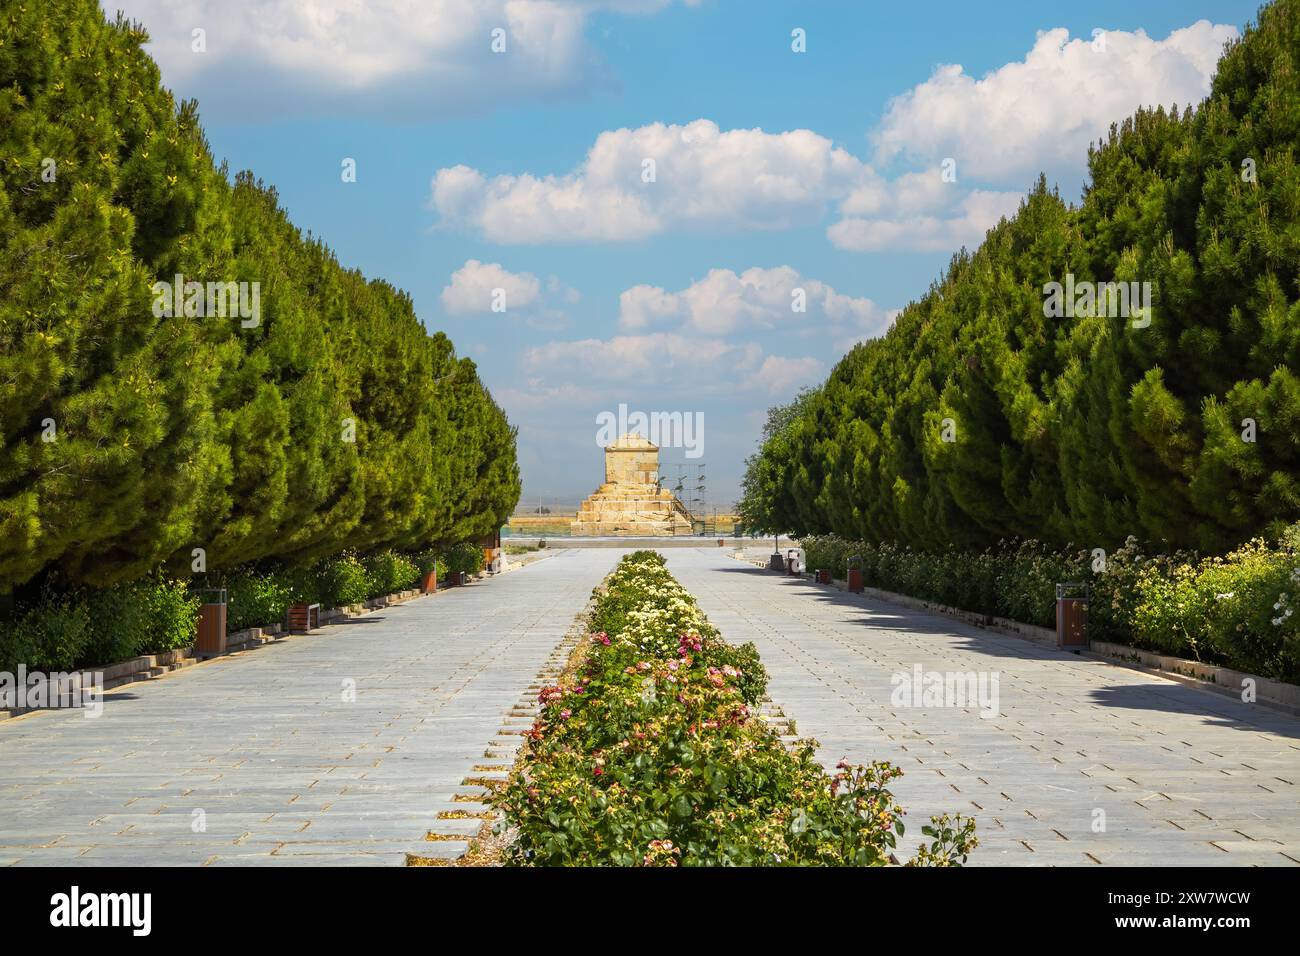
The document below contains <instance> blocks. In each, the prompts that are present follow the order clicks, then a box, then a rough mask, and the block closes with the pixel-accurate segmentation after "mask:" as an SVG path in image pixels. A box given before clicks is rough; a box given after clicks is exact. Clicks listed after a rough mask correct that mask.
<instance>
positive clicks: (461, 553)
mask: <svg viewBox="0 0 1300 956" xmlns="http://www.w3.org/2000/svg"><path fill="white" fill-rule="evenodd" d="M446 560H447V570H449V571H464V572H465V573H466V574H477V573H478V572H479V571H482V570H483V549H482V548H480V547H479V546H478V545H476V544H474V543H472V542H469V541H464V542H462V543H460V544H458V545H456V546H455V547H454V548H452V549H451V550H450V551H448V552H447V555H446Z"/></svg>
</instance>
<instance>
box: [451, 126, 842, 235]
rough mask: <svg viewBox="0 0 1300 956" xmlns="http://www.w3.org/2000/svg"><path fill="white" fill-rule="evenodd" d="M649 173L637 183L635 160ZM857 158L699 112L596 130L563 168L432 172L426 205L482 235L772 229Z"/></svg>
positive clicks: (818, 214) (815, 141) (813, 204)
mask: <svg viewBox="0 0 1300 956" xmlns="http://www.w3.org/2000/svg"><path fill="white" fill-rule="evenodd" d="M647 160H652V161H653V163H654V169H653V173H654V181H653V182H646V181H644V177H643V173H644V171H645V170H646V169H647V166H646V161H647ZM862 169H863V167H862V164H861V163H860V162H859V161H858V160H857V159H855V158H854V157H852V156H851V155H849V154H848V153H847V152H845V151H844V150H843V149H840V148H838V147H836V146H835V145H834V144H833V143H832V142H831V141H830V140H829V139H827V138H825V137H824V136H819V135H817V134H816V133H813V132H810V131H809V130H792V131H790V132H785V133H766V132H764V131H763V130H761V129H735V130H726V131H723V130H720V129H719V128H718V126H717V124H716V123H713V122H711V121H709V120H705V119H700V120H695V121H694V122H692V123H688V124H686V125H684V126H678V125H665V124H663V123H654V124H652V125H650V126H642V127H639V128H637V129H619V130H612V131H608V132H604V133H601V134H600V135H599V136H598V137H597V138H596V142H595V144H594V145H593V146H592V147H591V149H590V150H589V151H588V153H587V157H586V159H585V161H584V162H583V163H582V165H581V166H580V167H578V168H577V169H576V170H574V171H572V172H570V173H567V174H564V175H559V176H556V175H544V176H535V175H532V174H530V173H523V174H521V175H502V176H494V177H492V178H491V179H488V178H486V177H484V176H483V175H482V174H481V173H479V172H478V171H477V170H473V169H470V168H468V167H465V166H454V167H451V168H446V169H440V170H438V172H437V174H436V175H435V176H434V178H433V184H432V205H433V207H434V208H435V209H437V210H438V213H439V214H440V216H441V217H442V221H443V222H444V223H446V224H448V225H455V226H460V227H469V228H472V229H475V230H477V231H479V232H481V233H482V234H483V236H484V237H486V238H487V239H490V240H492V241H494V242H501V243H515V242H551V241H575V240H576V241H618V240H632V239H642V238H645V237H647V236H652V235H656V234H659V233H662V232H665V231H668V230H678V229H700V228H720V229H723V230H762V229H783V228H788V227H790V226H795V225H803V224H810V223H816V222H818V221H820V220H821V219H822V217H823V216H824V215H825V213H826V210H827V207H828V203H830V202H831V201H833V200H836V199H839V198H841V197H843V196H845V195H847V194H848V193H849V191H850V190H851V188H852V186H853V185H854V184H855V183H856V182H857V181H858V179H859V178H860V176H861V175H862Z"/></svg>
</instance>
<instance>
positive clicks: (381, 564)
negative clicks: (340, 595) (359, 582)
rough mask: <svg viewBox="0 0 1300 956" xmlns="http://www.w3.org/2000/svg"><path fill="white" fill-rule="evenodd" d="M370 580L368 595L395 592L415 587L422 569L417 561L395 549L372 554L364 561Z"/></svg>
mask: <svg viewBox="0 0 1300 956" xmlns="http://www.w3.org/2000/svg"><path fill="white" fill-rule="evenodd" d="M362 564H363V565H365V569H366V575H367V577H368V579H369V581H370V593H369V595H368V597H380V596H382V595H384V594H395V593H396V592H398V591H405V590H406V589H407V588H412V587H414V586H415V585H416V584H417V583H418V582H419V580H420V569H419V567H417V566H416V563H415V561H413V560H412V559H411V558H408V557H407V556H406V555H404V554H398V553H397V552H395V551H381V552H380V553H379V554H372V555H371V556H370V557H368V558H366V559H365V560H364V561H363V562H362Z"/></svg>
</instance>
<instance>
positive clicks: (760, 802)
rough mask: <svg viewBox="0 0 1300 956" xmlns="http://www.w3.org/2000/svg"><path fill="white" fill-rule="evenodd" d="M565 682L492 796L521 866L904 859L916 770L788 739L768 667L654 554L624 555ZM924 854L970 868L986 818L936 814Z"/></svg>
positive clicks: (553, 690)
mask: <svg viewBox="0 0 1300 956" xmlns="http://www.w3.org/2000/svg"><path fill="white" fill-rule="evenodd" d="M595 597H596V602H595V610H594V612H593V614H592V617H591V627H590V632H591V633H589V634H588V635H587V637H586V638H584V640H583V641H582V642H580V643H579V645H578V647H577V649H576V650H575V651H574V654H573V657H572V659H571V660H570V662H569V666H568V668H567V669H566V675H565V678H564V679H562V680H561V682H560V683H559V684H558V685H556V686H553V687H547V688H545V689H543V690H542V692H541V695H540V702H541V704H542V711H541V713H540V715H539V716H538V718H537V721H536V722H535V724H534V725H533V728H532V730H531V731H529V734H528V738H529V739H528V742H527V746H526V747H525V749H524V752H523V755H522V758H521V762H520V764H519V766H518V767H517V768H516V771H515V773H513V774H512V775H511V778H510V780H509V782H508V783H507V784H506V786H505V787H504V788H502V789H501V790H500V791H499V792H498V793H497V794H496V795H495V796H494V797H493V803H494V805H495V806H496V807H497V808H498V809H500V810H501V811H502V812H503V813H504V815H505V818H506V820H505V822H506V825H507V826H508V827H510V828H512V829H513V830H514V831H515V837H514V839H513V840H512V842H511V843H510V844H509V846H508V848H507V849H506V855H505V859H506V862H508V863H514V864H523V865H543V866H555V865H580V866H590V865H615V866H634V865H667V866H675V865H679V864H680V865H694V866H727V865H740V866H756V865H780V864H804V865H807V864H813V865H819V864H820V865H855V866H871V865H882V864H885V863H889V862H895V861H896V860H895V858H894V856H893V850H894V848H895V846H896V844H897V840H898V838H900V837H902V836H903V835H904V825H903V821H902V813H903V811H902V808H901V807H899V806H898V804H897V803H896V802H895V800H894V797H893V795H892V794H891V793H890V792H889V790H888V789H887V788H886V785H887V784H888V783H889V781H890V780H892V779H894V778H895V777H897V776H899V775H900V774H901V772H902V771H900V770H898V769H897V768H896V767H893V766H892V765H890V764H888V763H884V762H877V763H872V764H870V765H868V766H861V767H853V766H849V765H847V764H845V763H841V764H840V765H839V767H838V771H837V773H836V774H835V775H833V776H832V775H830V774H828V773H827V772H826V771H825V770H824V769H823V768H822V766H821V765H820V764H819V763H818V762H817V760H816V758H815V756H814V747H815V746H816V744H815V742H814V741H801V742H800V743H799V745H798V746H797V748H796V749H794V750H790V749H787V748H786V747H785V746H784V744H783V743H782V742H781V740H780V738H779V737H778V736H777V734H776V733H775V731H773V730H772V729H771V728H770V727H768V726H767V724H766V722H765V721H764V720H762V719H761V718H758V717H756V716H755V715H754V713H753V709H754V708H755V707H756V706H757V705H758V703H759V701H760V700H761V699H762V697H763V693H764V690H765V688H766V685H767V674H766V672H765V671H764V669H763V666H762V664H761V663H759V659H758V651H757V650H756V649H755V647H754V645H753V644H745V645H743V646H741V647H732V646H731V645H729V644H727V643H726V642H725V641H724V640H722V638H721V636H720V635H719V634H718V632H717V630H716V629H715V628H714V627H713V626H712V625H710V624H709V622H708V620H707V619H706V618H705V616H704V614H703V612H702V611H701V610H700V609H699V606H698V605H697V604H696V602H695V599H694V598H693V597H692V596H691V595H690V594H689V593H688V592H687V591H686V590H685V589H684V588H682V587H681V585H679V584H678V583H677V582H676V581H675V580H674V579H673V577H672V575H671V574H669V573H668V571H667V569H666V568H665V567H664V560H663V558H662V557H661V556H660V555H658V554H657V553H655V552H653V551H638V552H635V553H633V554H630V555H628V556H626V557H625V558H623V560H622V561H621V562H620V563H619V565H618V567H617V568H616V569H615V570H614V572H613V573H612V574H611V575H610V576H609V577H608V578H607V579H606V581H605V583H604V586H603V587H602V588H601V589H598V590H597V592H596V595H595ZM923 832H924V833H925V834H926V836H927V838H928V839H927V841H926V842H925V844H924V845H922V846H921V847H920V849H919V850H918V852H917V855H916V857H915V858H914V859H913V860H912V861H911V863H912V864H920V865H957V864H958V863H960V862H964V861H965V859H966V856H967V854H968V853H969V851H970V850H971V849H972V848H973V847H974V846H975V843H976V840H975V837H974V821H972V820H969V819H963V818H962V817H960V816H957V817H954V818H949V817H947V816H946V815H945V816H944V817H938V818H934V819H933V820H932V821H931V825H929V826H926V827H924V828H923Z"/></svg>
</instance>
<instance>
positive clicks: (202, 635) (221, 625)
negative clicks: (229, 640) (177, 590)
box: [194, 588, 226, 657]
mask: <svg viewBox="0 0 1300 956" xmlns="http://www.w3.org/2000/svg"><path fill="white" fill-rule="evenodd" d="M199 593H200V594H209V595H211V596H212V597H211V599H210V600H205V601H204V602H203V603H202V604H200V605H199V632H198V635H197V636H196V637H195V639H194V653H195V654H197V655H200V656H203V657H216V656H217V655H218V654H224V653H226V589H225V588H201V589H200V591H199Z"/></svg>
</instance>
